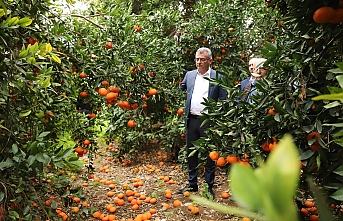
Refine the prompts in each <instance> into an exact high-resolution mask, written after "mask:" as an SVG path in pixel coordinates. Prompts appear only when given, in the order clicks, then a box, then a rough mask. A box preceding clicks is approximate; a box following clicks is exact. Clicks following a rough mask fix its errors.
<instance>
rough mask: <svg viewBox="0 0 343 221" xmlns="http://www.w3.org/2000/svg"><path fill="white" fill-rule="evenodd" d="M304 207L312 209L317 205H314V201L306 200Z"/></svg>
mask: <svg viewBox="0 0 343 221" xmlns="http://www.w3.org/2000/svg"><path fill="white" fill-rule="evenodd" d="M304 206H306V207H307V208H311V207H314V206H315V204H314V202H313V201H310V200H306V201H305V202H304Z"/></svg>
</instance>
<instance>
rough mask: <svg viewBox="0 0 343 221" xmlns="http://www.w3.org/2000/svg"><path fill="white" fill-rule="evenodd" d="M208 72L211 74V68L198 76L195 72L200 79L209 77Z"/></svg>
mask: <svg viewBox="0 0 343 221" xmlns="http://www.w3.org/2000/svg"><path fill="white" fill-rule="evenodd" d="M210 72H211V68H209V69H208V70H207V71H206V72H205V73H204V74H200V73H199V70H197V74H198V75H200V76H202V77H210Z"/></svg>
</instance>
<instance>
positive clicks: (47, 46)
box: [45, 43, 52, 53]
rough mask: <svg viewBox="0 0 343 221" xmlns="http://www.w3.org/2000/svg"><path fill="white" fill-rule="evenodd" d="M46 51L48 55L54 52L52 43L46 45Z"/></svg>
mask: <svg viewBox="0 0 343 221" xmlns="http://www.w3.org/2000/svg"><path fill="white" fill-rule="evenodd" d="M45 50H46V52H48V53H50V52H51V51H52V47H51V44H50V43H48V44H46V45H45Z"/></svg>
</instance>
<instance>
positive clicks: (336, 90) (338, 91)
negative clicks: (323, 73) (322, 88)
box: [327, 86, 343, 94]
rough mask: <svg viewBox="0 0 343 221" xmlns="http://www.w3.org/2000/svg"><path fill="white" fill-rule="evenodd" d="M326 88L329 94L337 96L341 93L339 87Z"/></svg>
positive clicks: (342, 90) (341, 90)
mask: <svg viewBox="0 0 343 221" xmlns="http://www.w3.org/2000/svg"><path fill="white" fill-rule="evenodd" d="M327 88H328V89H329V91H330V94H338V93H341V92H343V89H342V88H340V87H332V86H327Z"/></svg>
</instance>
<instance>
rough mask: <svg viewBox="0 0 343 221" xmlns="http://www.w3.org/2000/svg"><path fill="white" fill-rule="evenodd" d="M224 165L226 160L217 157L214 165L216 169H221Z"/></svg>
mask: <svg viewBox="0 0 343 221" xmlns="http://www.w3.org/2000/svg"><path fill="white" fill-rule="evenodd" d="M225 164H226V159H225V158H224V157H219V158H218V160H217V162H216V165H217V166H218V167H223V166H225Z"/></svg>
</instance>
